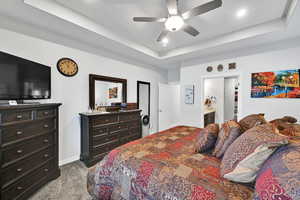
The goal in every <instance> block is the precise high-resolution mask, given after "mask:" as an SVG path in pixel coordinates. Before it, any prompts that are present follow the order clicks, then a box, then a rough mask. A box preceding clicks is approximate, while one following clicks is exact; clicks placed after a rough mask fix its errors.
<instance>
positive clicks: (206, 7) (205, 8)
mask: <svg viewBox="0 0 300 200" xmlns="http://www.w3.org/2000/svg"><path fill="white" fill-rule="evenodd" d="M221 6H222V0H214V1H211V2H208V3H206V4H203V5H201V6H198V7H196V8H193V9H192V10H190V11H187V12H185V13H183V14H182V17H183V19H189V18H191V17H194V16H198V15H202V14H204V13H207V12H209V11H211V10H214V9H216V8H219V7H221Z"/></svg>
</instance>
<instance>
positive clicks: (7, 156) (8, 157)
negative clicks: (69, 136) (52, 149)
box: [2, 134, 53, 165]
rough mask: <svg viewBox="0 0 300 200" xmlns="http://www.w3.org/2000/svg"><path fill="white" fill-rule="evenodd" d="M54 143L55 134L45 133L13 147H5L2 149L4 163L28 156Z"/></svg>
mask: <svg viewBox="0 0 300 200" xmlns="http://www.w3.org/2000/svg"><path fill="white" fill-rule="evenodd" d="M52 144H53V135H52V134H45V135H42V136H39V137H35V138H32V139H29V140H27V141H26V142H22V143H20V144H17V145H14V146H13V147H9V148H4V149H3V151H2V163H3V164H4V165H6V164H7V163H9V162H12V161H14V160H16V159H18V158H22V157H24V156H27V155H28V154H30V153H33V152H35V151H37V150H39V149H41V148H43V147H46V146H48V145H52Z"/></svg>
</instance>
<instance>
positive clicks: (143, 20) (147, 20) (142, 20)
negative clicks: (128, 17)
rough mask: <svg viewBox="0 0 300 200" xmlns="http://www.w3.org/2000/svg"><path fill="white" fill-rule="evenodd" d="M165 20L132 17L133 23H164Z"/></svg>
mask: <svg viewBox="0 0 300 200" xmlns="http://www.w3.org/2000/svg"><path fill="white" fill-rule="evenodd" d="M166 20H167V18H157V17H134V18H133V21H135V22H165V21H166Z"/></svg>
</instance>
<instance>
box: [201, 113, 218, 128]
mask: <svg viewBox="0 0 300 200" xmlns="http://www.w3.org/2000/svg"><path fill="white" fill-rule="evenodd" d="M215 118H216V112H215V111H212V112H206V113H205V114H204V127H206V126H207V125H208V124H214V123H215Z"/></svg>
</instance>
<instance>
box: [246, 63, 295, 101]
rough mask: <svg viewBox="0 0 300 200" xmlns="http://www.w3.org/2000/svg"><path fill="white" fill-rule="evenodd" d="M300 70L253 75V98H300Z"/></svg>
mask: <svg viewBox="0 0 300 200" xmlns="http://www.w3.org/2000/svg"><path fill="white" fill-rule="evenodd" d="M299 74H300V70H299V69H295V70H282V71H276V72H260V73H253V74H252V82H251V83H252V84H251V97H252V98H300V81H299Z"/></svg>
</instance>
